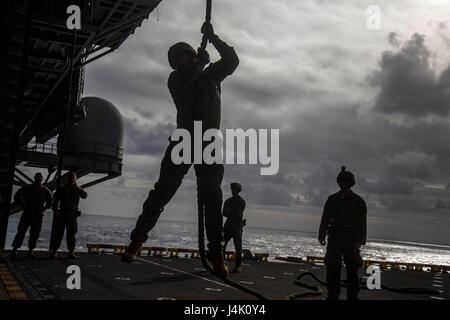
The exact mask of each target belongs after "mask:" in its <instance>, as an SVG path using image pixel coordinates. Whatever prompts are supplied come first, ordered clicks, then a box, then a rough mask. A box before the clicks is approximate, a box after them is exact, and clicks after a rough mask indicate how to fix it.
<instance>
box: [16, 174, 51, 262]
mask: <svg viewBox="0 0 450 320" xmlns="http://www.w3.org/2000/svg"><path fill="white" fill-rule="evenodd" d="M43 179H44V177H43V176H42V173H40V172H38V173H36V174H35V175H34V183H32V184H30V185H27V186H24V187H22V188H20V189H19V190H18V191H17V192H16V194H15V195H14V201H15V202H16V203H18V204H19V205H20V206H21V207H22V209H23V213H22V216H21V217H20V221H19V225H18V226H17V234H16V236H15V237H14V240H13V243H12V247H13V250H12V252H11V256H12V257H15V256H16V255H17V249H18V248H20V247H21V246H22V242H23V239H24V238H25V234H26V233H27V230H28V227H29V228H30V237H29V240H28V254H27V256H28V257H30V258H32V257H34V254H33V250H34V248H36V243H37V240H38V239H39V235H40V233H41V227H42V217H43V216H44V211H45V210H46V209H50V207H51V205H52V200H53V196H52V192H51V191H50V190H49V189H47V188H46V187H45V186H43V185H42V181H43Z"/></svg>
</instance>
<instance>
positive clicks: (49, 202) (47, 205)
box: [44, 189, 53, 209]
mask: <svg viewBox="0 0 450 320" xmlns="http://www.w3.org/2000/svg"><path fill="white" fill-rule="evenodd" d="M46 191H47V195H46V197H45V207H44V209H50V208H51V207H52V202H53V195H52V192H51V191H50V190H48V189H46Z"/></svg>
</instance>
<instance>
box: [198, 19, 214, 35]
mask: <svg viewBox="0 0 450 320" xmlns="http://www.w3.org/2000/svg"><path fill="white" fill-rule="evenodd" d="M200 31H201V33H203V34H204V35H206V36H207V37H209V36H212V35H214V28H213V26H212V24H211V22H207V21H205V22H204V23H203V25H202V28H201V29H200Z"/></svg>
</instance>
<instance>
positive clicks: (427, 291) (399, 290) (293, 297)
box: [287, 272, 440, 300]
mask: <svg viewBox="0 0 450 320" xmlns="http://www.w3.org/2000/svg"><path fill="white" fill-rule="evenodd" d="M305 276H310V277H312V278H313V279H314V280H315V281H316V282H317V283H319V284H320V285H322V286H326V285H327V283H326V282H325V281H323V280H321V279H320V278H319V277H317V276H316V275H315V274H314V273H312V272H303V273H302V274H300V275H299V276H298V277H297V279H296V280H295V281H294V283H295V284H296V285H297V286H299V287H303V288H307V289H310V290H313V291H310V292H304V293H294V294H291V295H289V296H288V297H287V299H288V300H296V299H301V298H305V297H313V296H320V295H322V294H323V291H322V289H321V288H320V286H319V285H312V284H307V283H305V282H302V281H300V279H301V278H303V277H305ZM341 285H342V287H344V288H347V287H348V282H347V281H345V280H342V282H341ZM360 285H361V289H365V290H369V288H367V286H366V283H364V281H363V279H360ZM381 289H384V290H387V291H391V292H396V293H406V294H434V295H438V294H440V292H439V290H434V289H427V288H406V287H400V288H392V287H388V286H386V285H381Z"/></svg>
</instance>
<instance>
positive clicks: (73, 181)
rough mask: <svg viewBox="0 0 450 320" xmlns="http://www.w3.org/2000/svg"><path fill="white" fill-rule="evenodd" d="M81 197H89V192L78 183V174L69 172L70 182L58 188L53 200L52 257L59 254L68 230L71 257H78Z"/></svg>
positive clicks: (68, 247) (67, 237)
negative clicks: (77, 241) (79, 205)
mask: <svg viewBox="0 0 450 320" xmlns="http://www.w3.org/2000/svg"><path fill="white" fill-rule="evenodd" d="M80 198H81V199H86V198H87V192H86V191H84V190H83V189H82V188H81V187H79V186H78V185H77V175H76V174H75V173H74V172H71V173H69V183H68V184H66V185H65V186H63V187H61V188H59V189H58V190H56V193H55V197H54V200H53V205H52V209H53V214H54V219H53V225H52V232H51V237H50V258H52V259H55V258H57V256H58V249H59V247H60V245H61V241H62V238H63V236H64V231H66V239H67V249H68V250H69V255H68V258H69V259H76V258H77V255H76V254H75V244H76V239H75V234H76V233H77V231H78V222H77V219H78V217H79V215H80V210H79V209H78V204H79V202H80Z"/></svg>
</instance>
